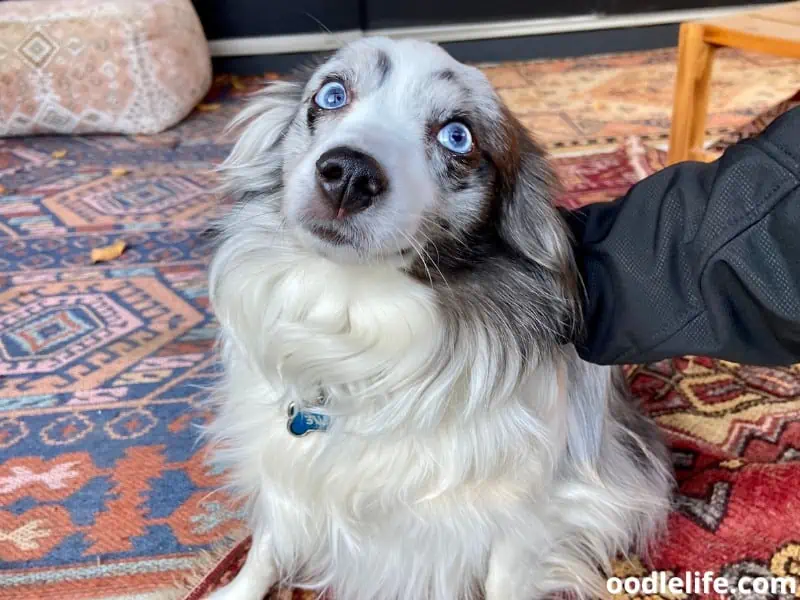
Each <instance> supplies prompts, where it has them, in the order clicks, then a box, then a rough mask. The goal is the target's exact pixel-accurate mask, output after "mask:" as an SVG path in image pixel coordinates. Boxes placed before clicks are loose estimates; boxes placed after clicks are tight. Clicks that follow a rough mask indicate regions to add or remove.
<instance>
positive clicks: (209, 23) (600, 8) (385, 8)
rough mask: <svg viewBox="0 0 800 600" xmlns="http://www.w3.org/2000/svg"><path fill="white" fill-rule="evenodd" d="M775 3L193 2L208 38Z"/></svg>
mask: <svg viewBox="0 0 800 600" xmlns="http://www.w3.org/2000/svg"><path fill="white" fill-rule="evenodd" d="M774 1H775V0H558V1H556V2H553V1H552V0H278V1H272V2H268V1H267V0H194V5H195V7H196V9H197V12H198V14H199V15H200V20H201V21H202V22H203V26H204V28H205V30H206V35H207V36H208V38H209V39H211V40H215V39H220V38H236V37H248V36H268V35H285V34H293V33H317V32H319V31H323V30H325V29H329V30H331V31H342V30H347V29H377V28H383V27H404V26H415V25H436V24H453V23H480V22H484V21H502V20H506V19H532V18H546V17H558V16H577V15H585V14H590V13H605V14H621V13H642V12H651V11H663V10H679V9H690V8H710V7H717V6H735V5H742V4H753V3H768V2H774Z"/></svg>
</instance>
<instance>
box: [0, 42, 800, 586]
mask: <svg viewBox="0 0 800 600" xmlns="http://www.w3.org/2000/svg"><path fill="white" fill-rule="evenodd" d="M674 62H675V56H674V53H673V52H672V51H657V52H646V53H638V54H626V55H617V56H600V57H592V58H583V59H578V60H565V61H540V62H525V63H512V64H504V65H502V66H486V67H484V68H485V70H486V72H487V74H488V75H489V77H490V78H491V79H492V81H493V82H494V83H495V84H496V85H497V86H498V88H499V89H500V93H501V94H502V95H503V96H504V97H505V98H506V99H507V100H508V102H509V103H510V104H511V106H512V108H513V109H514V110H515V111H516V112H517V113H518V114H519V115H521V117H522V119H523V120H524V122H525V123H526V125H528V126H529V127H531V128H532V129H533V130H534V131H535V132H536V133H537V134H538V136H539V138H540V139H541V140H542V142H543V143H544V144H545V145H546V146H547V147H548V149H549V150H550V151H551V153H552V154H553V158H554V161H555V163H556V166H557V168H558V170H559V172H560V174H561V176H562V179H563V181H564V183H565V186H566V193H565V195H564V197H563V198H561V202H563V203H564V204H566V205H569V206H576V205H579V204H582V203H585V202H592V201H601V200H607V199H610V198H613V197H615V196H617V195H620V194H622V193H624V192H625V190H626V189H627V188H628V187H629V186H630V185H631V184H633V183H635V182H636V181H638V180H639V179H640V178H642V177H644V176H646V175H647V174H649V173H652V172H654V171H655V170H657V169H659V168H661V167H662V166H663V162H664V152H663V142H664V140H665V137H666V135H667V133H668V128H669V109H670V104H671V93H672V84H673V80H672V78H673V74H674V66H673V65H674ZM715 68H716V71H715V75H716V76H715V87H714V95H713V97H712V103H711V116H710V119H709V137H710V139H712V138H719V137H724V136H726V135H727V136H730V135H732V134H733V132H735V131H736V130H737V129H739V128H741V127H743V126H745V125H746V124H748V123H750V122H752V121H753V120H754V119H755V118H756V117H758V115H760V114H761V113H763V111H765V110H766V109H768V108H769V107H774V106H775V105H776V104H777V103H778V102H780V101H781V100H782V99H784V98H787V97H789V96H791V95H792V94H793V93H794V92H795V91H796V90H797V89H799V88H800V65H798V63H797V62H793V61H786V60H779V59H767V58H761V57H753V56H745V55H740V54H736V53H722V54H721V55H720V58H719V60H718V62H717V64H716V67H715ZM261 83H262V81H261V80H241V79H236V78H231V77H224V76H223V77H219V78H218V79H217V82H216V84H215V86H214V89H213V91H212V92H211V94H210V95H209V97H208V98H207V99H206V100H205V102H204V103H203V104H202V105H200V106H199V107H198V110H196V111H195V113H194V114H193V115H192V116H191V117H190V118H189V119H188V120H187V121H186V122H184V123H182V124H181V125H179V126H178V127H176V128H174V129H172V130H171V131H169V132H166V133H164V134H161V135H157V136H152V137H146V138H133V137H75V138H52V137H50V138H48V137H41V138H29V139H7V140H0V598H2V599H5V598H9V599H11V598H14V599H17V600H33V599H37V600H39V599H45V598H59V599H63V598H66V599H76V600H78V599H92V600H95V599H101V598H102V599H112V598H114V599H118V600H121V599H123V598H124V599H126V600H132V599H134V598H136V599H138V600H153V599H155V598H166V597H169V598H172V597H174V598H180V597H182V596H183V595H184V594H185V593H186V590H187V589H188V588H189V587H191V585H190V580H191V581H194V580H196V579H197V578H200V579H202V580H203V583H202V584H201V585H200V587H198V588H196V590H195V592H193V595H192V597H193V598H200V597H202V596H203V595H204V593H205V592H207V591H208V589H210V587H211V586H213V585H215V584H216V583H218V582H219V581H221V580H224V579H225V578H227V577H230V575H231V574H232V573H234V572H235V570H236V564H237V561H238V559H239V558H240V557H241V556H242V554H243V550H244V546H242V545H241V544H239V545H234V549H233V550H232V552H231V553H228V554H225V553H224V552H223V554H225V557H224V558H223V560H222V562H221V563H218V562H216V561H218V560H219V559H218V556H217V557H215V556H212V555H209V554H208V551H214V552H217V553H218V552H219V548H220V546H222V547H223V548H227V545H226V544H227V542H226V540H231V539H233V540H234V542H235V541H236V540H239V539H241V534H239V533H238V532H239V531H240V527H241V522H240V517H241V515H239V514H238V513H237V512H236V510H233V509H231V508H230V507H229V506H228V505H227V504H226V503H225V501H224V498H221V497H219V496H218V495H216V494H214V493H213V490H214V489H215V486H216V485H217V484H218V482H219V474H218V473H208V472H207V471H206V470H205V469H204V467H203V465H202V447H200V446H198V445H197V444H196V431H195V425H198V424H201V423H203V422H204V421H205V420H207V418H208V416H209V415H208V414H207V413H205V412H204V411H203V409H202V406H201V402H202V399H203V398H204V396H205V394H206V391H205V390H206V389H207V388H208V386H209V385H210V384H211V383H212V382H213V380H214V378H215V377H216V375H217V372H218V371H217V363H216V360H215V357H214V354H213V351H212V344H213V337H214V328H215V325H214V321H213V319H212V318H211V316H210V314H209V312H208V298H207V290H206V284H205V266H206V263H207V260H208V254H209V249H208V247H207V243H206V239H205V238H204V231H205V229H206V227H207V225H208V222H209V219H210V218H211V217H212V216H213V215H214V213H215V211H217V210H219V208H218V207H219V202H218V201H217V200H216V199H215V198H214V197H213V196H212V195H211V194H210V193H209V189H210V188H211V186H212V184H213V177H212V176H211V175H210V174H209V172H208V169H209V167H210V166H212V165H213V164H215V163H217V162H218V161H220V160H221V159H222V158H223V157H224V156H225V154H226V152H227V151H228V150H229V148H230V141H229V140H226V139H224V138H223V137H222V136H221V130H222V126H223V125H224V124H225V123H226V122H227V121H228V119H229V118H230V117H231V116H232V115H233V114H234V113H235V112H236V111H237V110H238V109H239V108H240V107H241V104H242V102H243V96H244V95H245V94H246V93H247V92H248V90H251V89H253V88H255V87H257V86H258V85H260V84H261ZM762 119H763V118H762ZM117 240H123V241H125V242H126V244H127V246H128V247H127V249H126V251H125V252H124V253H123V254H122V256H120V257H119V258H117V259H115V260H112V261H110V262H105V263H99V264H92V263H91V258H90V251H91V249H93V248H97V247H101V246H107V245H110V244H112V243H114V242H115V241H117ZM629 375H630V379H631V384H632V386H633V389H634V391H635V392H636V393H637V394H638V395H639V396H641V397H642V398H644V399H645V401H646V402H647V405H648V408H649V410H650V411H651V412H652V413H653V415H654V416H655V417H656V419H657V420H658V421H659V423H660V424H661V425H662V427H664V429H665V430H666V431H667V432H668V434H669V436H670V439H671V441H672V444H673V449H674V455H675V464H676V468H677V470H678V474H679V478H680V480H681V492H680V495H679V496H678V497H677V499H676V503H675V509H676V510H675V512H674V515H673V517H672V523H671V525H672V527H671V534H670V537H669V539H668V540H666V541H665V542H664V544H663V545H662V546H661V547H660V549H659V551H658V552H657V553H656V555H655V557H654V560H655V563H654V564H655V565H656V566H657V567H658V568H663V569H669V570H672V571H676V572H679V571H685V570H687V569H691V570H701V571H702V570H713V571H715V572H718V573H724V574H725V575H726V576H729V577H731V578H736V577H739V576H741V575H742V574H745V573H750V572H758V573H761V572H764V573H773V574H780V573H791V574H794V575H798V574H800V518H798V517H800V504H798V502H799V501H798V494H797V493H796V491H794V490H793V487H794V484H793V481H794V480H795V478H796V477H798V476H800V463H798V462H796V461H797V460H798V459H800V370H798V369H797V368H795V369H758V368H752V367H746V366H741V365H734V364H729V363H719V362H716V361H710V360H706V359H700V358H686V359H680V360H674V361H666V362H663V363H658V364H655V365H648V366H640V367H635V368H631V369H630V372H629ZM237 536H238V537H237ZM215 564H216V566H214V565H215ZM620 568H624V569H628V570H629V571H630V570H636V569H640V570H644V569H645V567H644V566H643V565H641V564H632V565H631V564H628V565H626V566H624V567H620ZM648 568H649V567H648ZM209 572H210V573H211V575H212V576H210V577H206V578H203V577H202V576H203V575H207V574H208V573H209ZM198 576H199V577H198ZM286 594H288V593H283V595H284V596H286ZM289 595H290V594H289Z"/></svg>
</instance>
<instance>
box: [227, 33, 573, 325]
mask: <svg viewBox="0 0 800 600" xmlns="http://www.w3.org/2000/svg"><path fill="white" fill-rule="evenodd" d="M238 122H239V123H240V124H245V125H246V128H245V129H244V132H243V134H242V136H241V137H240V139H239V142H238V143H237V145H236V147H235V148H234V150H233V152H232V154H231V156H230V158H229V159H228V161H227V162H226V163H225V165H224V168H225V169H226V170H227V171H228V173H229V175H228V183H229V186H230V189H231V190H232V191H234V192H236V193H237V194H238V195H240V196H244V197H247V198H249V199H250V201H253V200H256V201H258V199H259V198H260V199H261V200H262V201H265V202H266V203H272V204H273V206H272V207H271V208H272V209H274V210H276V211H279V212H280V215H281V217H282V219H281V227H284V228H285V229H286V230H287V232H288V233H290V234H291V235H293V236H294V237H295V239H296V240H297V241H298V243H299V244H301V245H302V246H304V247H306V248H308V249H310V250H312V251H313V252H316V253H318V254H320V255H322V256H325V257H327V258H329V259H331V260H334V261H337V262H343V263H352V262H356V263H370V264H373V263H385V264H389V265H394V266H396V267H397V268H398V269H402V270H405V271H406V272H407V273H408V274H409V275H410V276H412V277H416V278H418V279H419V280H420V281H424V282H426V283H429V284H430V285H433V286H439V287H441V288H445V287H446V288H447V289H448V291H453V290H455V293H456V295H457V296H459V300H460V301H461V302H462V304H463V303H465V302H466V304H470V303H471V302H473V301H474V300H472V299H470V297H471V296H473V297H474V296H475V295H479V296H487V297H496V300H495V301H494V305H495V306H494V309H495V310H498V311H504V312H509V311H511V312H514V310H516V312H517V313H519V312H520V309H519V305H520V303H522V304H523V305H525V306H526V307H525V308H523V309H522V312H524V313H525V314H519V319H516V318H513V317H509V318H510V319H511V320H512V321H520V320H521V321H528V322H530V321H531V316H532V315H534V313H535V316H536V317H537V318H538V323H539V325H542V326H544V327H545V329H550V330H556V329H558V330H563V326H564V325H566V324H567V322H568V321H569V320H570V317H568V316H567V315H568V313H569V314H571V313H572V311H573V309H574V306H573V300H574V287H575V277H574V274H573V269H572V258H571V252H570V250H569V244H568V243H567V238H566V234H565V232H564V228H563V225H562V223H561V221H560V219H559V218H558V216H557V214H556V212H555V210H554V209H553V207H552V205H551V199H552V189H551V185H552V182H553V178H552V176H551V172H550V170H549V167H548V164H547V161H546V160H545V158H544V156H543V153H542V152H541V150H540V149H539V148H538V147H537V146H536V145H535V144H534V143H533V142H532V140H531V139H530V137H529V136H528V135H527V133H526V132H525V130H524V128H523V127H522V126H521V125H520V124H519V122H518V121H517V120H516V119H515V118H514V117H513V116H512V114H511V113H510V111H509V110H508V109H507V108H506V107H505V105H504V104H503V102H502V101H501V99H500V98H499V97H498V95H497V94H496V92H495V91H494V89H493V88H492V86H491V84H490V83H489V81H488V80H487V79H486V77H485V76H484V75H483V74H482V73H481V72H480V71H479V70H478V69H476V68H473V67H470V66H467V65H464V64H461V63H459V62H457V61H456V60H455V59H453V58H452V57H451V56H449V55H448V54H447V53H446V52H445V51H443V50H442V49H440V48H439V47H437V46H435V45H432V44H428V43H422V42H417V41H410V40H405V41H392V40H388V39H383V38H370V39H365V40H361V41H358V42H356V43H353V44H350V45H348V46H346V47H345V48H343V49H341V50H340V51H338V52H337V53H335V54H334V55H333V56H332V57H330V58H329V59H328V60H327V61H325V62H324V63H322V64H321V65H320V66H318V67H316V68H315V69H314V70H313V71H311V72H310V73H309V74H307V75H305V76H304V77H303V78H302V79H301V80H300V81H297V82H290V83H280V84H275V85H273V86H271V87H269V88H268V89H267V90H266V91H265V92H264V93H263V95H262V96H261V97H260V99H259V100H257V101H256V102H255V103H253V105H252V106H251V107H250V108H249V109H247V110H246V111H245V112H244V113H243V114H242V115H241V117H240V119H239V120H238ZM275 203H277V204H279V205H277V206H275V205H274V204H275ZM488 288H493V289H491V290H489V289H488ZM533 296H535V298H534V297H533ZM526 303H527V304H526ZM515 304H516V305H517V308H516V309H514V308H513V307H512V305H515ZM486 308H487V307H485V306H484V307H483V309H484V310H485V309H486ZM527 328H528V327H523V329H527ZM517 333H519V332H517Z"/></svg>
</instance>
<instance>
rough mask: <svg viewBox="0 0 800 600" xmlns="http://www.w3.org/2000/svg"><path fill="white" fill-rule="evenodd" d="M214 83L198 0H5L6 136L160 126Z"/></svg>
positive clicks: (1, 7)
mask: <svg viewBox="0 0 800 600" xmlns="http://www.w3.org/2000/svg"><path fill="white" fill-rule="evenodd" d="M210 84H211V59H210V56H209V52H208V43H207V42H206V39H205V36H204V34H203V29H202V27H201V25H200V21H199V20H198V18H197V14H196V13H195V11H194V7H193V6H192V4H191V2H190V1H189V0H25V1H18V0H12V1H7V2H0V136H15V135H31V134H43V133H71V134H78V133H81V134H85V133H126V134H144V133H157V132H159V131H163V130H164V129H166V128H168V127H170V126H172V125H174V124H175V123H177V122H178V121H180V120H181V119H183V118H184V117H185V116H186V115H187V114H189V112H190V111H191V110H192V108H193V107H194V106H195V104H197V102H199V101H200V100H201V99H202V97H203V96H204V95H205V93H206V92H207V91H208V88H209V86H210Z"/></svg>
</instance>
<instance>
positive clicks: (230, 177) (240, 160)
mask: <svg viewBox="0 0 800 600" xmlns="http://www.w3.org/2000/svg"><path fill="white" fill-rule="evenodd" d="M303 87H304V85H303V84H302V83H301V82H300V81H276V82H273V83H270V84H269V85H267V87H266V88H265V89H264V90H263V91H261V92H259V93H258V94H256V95H254V96H253V98H252V100H251V101H250V103H249V104H248V105H247V106H246V107H245V108H244V110H242V111H241V112H240V113H239V114H238V115H237V116H236V117H235V118H234V119H233V121H232V122H231V124H230V125H229V126H228V128H227V132H228V133H230V132H234V131H236V132H238V131H241V134H240V135H239V137H238V139H237V141H236V144H235V145H234V147H233V150H231V153H230V154H229V155H228V158H226V159H225V161H224V162H223V163H222V164H221V165H220V167H219V171H220V172H221V173H222V175H223V181H224V184H223V186H224V188H226V189H224V190H223V192H232V193H234V194H236V195H238V196H240V197H241V196H245V195H247V194H249V193H259V192H261V191H263V189H264V183H265V177H269V176H272V175H273V174H276V173H275V171H280V167H281V160H280V153H278V152H275V150H276V148H277V146H278V145H279V144H280V142H281V140H283V137H284V136H285V135H286V133H287V132H288V130H289V127H290V126H291V124H292V121H293V120H294V117H295V115H296V114H297V110H298V107H299V106H300V103H301V101H302V96H303Z"/></svg>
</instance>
